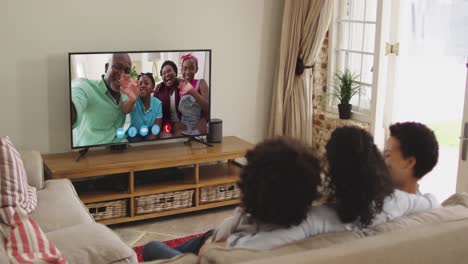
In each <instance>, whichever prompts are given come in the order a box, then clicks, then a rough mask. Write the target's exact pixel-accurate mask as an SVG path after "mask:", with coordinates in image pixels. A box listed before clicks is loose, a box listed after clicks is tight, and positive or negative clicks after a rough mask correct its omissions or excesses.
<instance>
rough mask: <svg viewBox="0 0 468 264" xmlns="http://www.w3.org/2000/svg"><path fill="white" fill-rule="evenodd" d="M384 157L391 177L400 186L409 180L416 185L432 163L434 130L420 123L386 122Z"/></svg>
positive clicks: (436, 149)
mask: <svg viewBox="0 0 468 264" xmlns="http://www.w3.org/2000/svg"><path fill="white" fill-rule="evenodd" d="M384 157H385V162H386V164H387V166H388V168H389V171H390V174H391V176H392V180H393V181H394V183H395V184H396V186H397V187H398V188H399V189H404V187H405V186H408V185H409V184H412V185H416V182H417V181H418V180H419V179H421V178H422V177H423V176H424V175H426V174H427V173H428V172H430V171H431V170H432V169H433V168H434V167H435V165H436V164H437V160H438V157H439V144H438V143H437V139H436V137H435V135H434V132H433V131H432V130H431V129H429V128H428V127H427V126H425V125H423V124H421V123H415V122H405V123H396V124H393V125H391V126H390V138H388V139H387V141H386V142H385V150H384ZM407 191H408V190H407Z"/></svg>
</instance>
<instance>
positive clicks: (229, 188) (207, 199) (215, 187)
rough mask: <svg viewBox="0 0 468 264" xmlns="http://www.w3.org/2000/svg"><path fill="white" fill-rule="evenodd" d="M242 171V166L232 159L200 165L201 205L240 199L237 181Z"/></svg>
mask: <svg viewBox="0 0 468 264" xmlns="http://www.w3.org/2000/svg"><path fill="white" fill-rule="evenodd" d="M240 172H241V167H240V166H239V165H237V164H235V163H233V162H231V161H227V162H222V163H218V164H210V165H203V164H202V165H200V166H199V174H200V181H199V184H198V185H199V188H200V190H199V205H205V204H209V203H215V202H222V201H229V200H238V198H239V197H240V190H239V187H238V186H237V181H238V179H239V174H240ZM237 202H238V201H237ZM234 203H235V202H234Z"/></svg>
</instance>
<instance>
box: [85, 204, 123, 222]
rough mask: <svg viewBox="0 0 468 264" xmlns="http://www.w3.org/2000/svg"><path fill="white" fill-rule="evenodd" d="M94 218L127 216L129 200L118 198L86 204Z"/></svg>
mask: <svg viewBox="0 0 468 264" xmlns="http://www.w3.org/2000/svg"><path fill="white" fill-rule="evenodd" d="M86 207H87V208H88V211H89V213H90V214H91V215H92V216H93V217H94V220H102V219H110V218H117V217H124V216H127V200H116V201H110V202H103V203H90V204H86Z"/></svg>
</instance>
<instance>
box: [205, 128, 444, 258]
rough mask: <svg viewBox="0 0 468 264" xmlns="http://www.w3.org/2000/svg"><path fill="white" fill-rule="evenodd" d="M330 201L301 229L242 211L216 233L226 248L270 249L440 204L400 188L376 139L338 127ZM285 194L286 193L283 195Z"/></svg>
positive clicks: (330, 155) (331, 154)
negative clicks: (268, 222)
mask: <svg viewBox="0 0 468 264" xmlns="http://www.w3.org/2000/svg"><path fill="white" fill-rule="evenodd" d="M326 151H327V152H326V158H327V161H328V168H329V170H328V173H327V177H326V182H327V188H328V190H329V197H330V198H329V201H328V202H327V204H326V205H323V206H319V207H311V208H310V209H309V211H308V214H307V217H306V219H305V220H303V221H302V222H301V223H300V224H299V225H295V226H292V227H289V228H274V227H272V226H269V225H262V224H259V223H258V222H255V221H251V217H250V215H249V214H248V213H246V212H245V210H243V209H241V208H238V209H237V210H236V211H235V214H234V215H233V216H232V217H230V218H228V219H226V220H225V221H224V222H223V223H222V224H221V225H220V226H219V227H218V228H217V229H216V230H215V233H214V235H213V241H214V242H222V241H226V243H225V246H226V247H242V248H255V249H268V248H272V247H276V246H280V245H284V244H286V243H290V242H293V241H297V240H302V239H304V238H306V237H310V236H314V235H318V234H321V233H326V232H339V231H346V230H354V229H359V228H363V227H366V226H369V225H375V224H380V223H384V222H386V221H389V220H393V219H395V218H397V217H400V216H404V215H409V214H411V213H414V212H419V211H423V210H428V209H431V208H434V207H437V206H438V203H437V201H436V200H435V198H434V196H431V195H416V194H409V193H406V192H402V191H399V190H395V188H394V186H393V185H392V183H391V180H390V176H389V173H388V169H387V167H386V165H385V162H384V159H383V157H382V154H381V153H380V151H379V150H378V149H377V146H376V145H375V144H374V142H373V138H372V136H371V135H370V134H369V133H368V132H366V131H364V130H362V129H359V128H355V127H343V128H338V129H336V130H335V131H334V132H333V133H332V135H331V138H330V140H329V142H328V143H327V146H326ZM278 195H281V193H278Z"/></svg>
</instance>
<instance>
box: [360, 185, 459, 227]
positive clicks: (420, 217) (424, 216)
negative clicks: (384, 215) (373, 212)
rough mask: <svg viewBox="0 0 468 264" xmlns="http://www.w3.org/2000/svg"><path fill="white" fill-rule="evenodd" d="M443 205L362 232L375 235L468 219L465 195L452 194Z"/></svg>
mask: <svg viewBox="0 0 468 264" xmlns="http://www.w3.org/2000/svg"><path fill="white" fill-rule="evenodd" d="M443 205H445V207H440V208H436V209H432V210H428V211H424V212H420V213H415V214H412V215H409V216H406V217H400V218H397V219H395V220H393V221H390V222H387V223H384V224H380V225H376V226H370V227H368V228H366V229H364V230H363V232H364V233H365V234H366V235H375V234H380V233H385V232H393V231H396V230H401V229H408V228H413V227H415V226H421V225H427V224H437V223H443V222H449V221H456V220H461V219H468V194H467V193H459V194H454V195H452V196H451V197H450V198H449V199H447V201H446V202H444V203H443Z"/></svg>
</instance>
